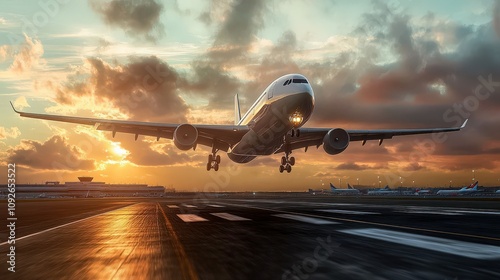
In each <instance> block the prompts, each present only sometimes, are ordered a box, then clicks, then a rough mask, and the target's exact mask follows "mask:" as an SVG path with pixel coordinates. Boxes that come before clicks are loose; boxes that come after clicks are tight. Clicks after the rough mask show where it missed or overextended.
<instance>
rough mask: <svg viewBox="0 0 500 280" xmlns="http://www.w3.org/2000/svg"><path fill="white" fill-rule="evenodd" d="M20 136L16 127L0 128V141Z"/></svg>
mask: <svg viewBox="0 0 500 280" xmlns="http://www.w3.org/2000/svg"><path fill="white" fill-rule="evenodd" d="M19 135H21V131H20V130H19V128H17V127H11V128H5V127H2V126H0V140H3V139H7V138H13V139H16V138H17V137H19Z"/></svg>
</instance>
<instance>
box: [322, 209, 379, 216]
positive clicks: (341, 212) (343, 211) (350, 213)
mask: <svg viewBox="0 0 500 280" xmlns="http://www.w3.org/2000/svg"><path fill="white" fill-rule="evenodd" d="M316 211H320V212H327V213H337V214H348V215H378V214H380V213H376V212H362V211H352V210H340V209H316Z"/></svg>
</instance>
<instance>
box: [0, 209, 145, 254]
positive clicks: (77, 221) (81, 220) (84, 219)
mask: <svg viewBox="0 0 500 280" xmlns="http://www.w3.org/2000/svg"><path fill="white" fill-rule="evenodd" d="M134 205H136V204H131V205H127V206H123V207H120V208H116V209H113V210H110V211H106V212H103V213H100V214H97V215H94V216H90V217H87V218H83V219H80V220H76V221H73V222H69V223H66V224H63V225H59V226H56V227H52V228H48V229H45V230H42V231H39V232H35V233H32V234H28V235H25V236H21V237H19V238H16V241H19V240H23V239H25V238H28V237H32V236H36V235H39V234H42V233H45V232H48V231H51V230H55V229H58V228H62V227H65V226H69V225H72V224H76V223H79V222H83V221H86V220H88V219H92V218H95V217H99V216H102V215H105V214H108V213H110V212H113V211H116V210H121V209H123V208H126V207H130V206H134ZM5 244H7V241H5V242H3V243H0V246H2V245H5Z"/></svg>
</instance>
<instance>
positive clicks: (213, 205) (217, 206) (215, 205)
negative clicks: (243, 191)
mask: <svg viewBox="0 0 500 280" xmlns="http://www.w3.org/2000/svg"><path fill="white" fill-rule="evenodd" d="M207 205H208V206H210V207H215V208H224V207H226V206H222V205H217V204H207Z"/></svg>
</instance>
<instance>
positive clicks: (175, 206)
mask: <svg viewBox="0 0 500 280" xmlns="http://www.w3.org/2000/svg"><path fill="white" fill-rule="evenodd" d="M167 207H168V208H179V206H177V205H167Z"/></svg>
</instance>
